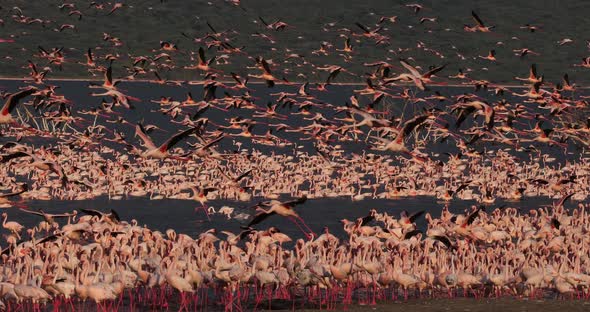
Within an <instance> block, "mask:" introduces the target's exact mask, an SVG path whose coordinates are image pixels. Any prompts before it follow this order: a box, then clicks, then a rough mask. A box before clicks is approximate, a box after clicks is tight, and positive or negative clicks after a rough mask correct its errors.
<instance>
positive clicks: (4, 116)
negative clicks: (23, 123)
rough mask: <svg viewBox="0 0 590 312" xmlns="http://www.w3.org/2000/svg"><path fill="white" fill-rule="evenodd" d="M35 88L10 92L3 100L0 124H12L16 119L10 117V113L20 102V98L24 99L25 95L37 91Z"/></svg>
mask: <svg viewBox="0 0 590 312" xmlns="http://www.w3.org/2000/svg"><path fill="white" fill-rule="evenodd" d="M37 90H38V89H37V88H35V87H29V88H27V89H24V90H22V91H19V92H16V93H13V94H11V95H10V96H9V97H8V98H7V99H6V102H4V106H3V107H2V110H1V111H0V124H14V123H16V121H15V120H14V118H13V117H12V115H11V113H12V111H13V110H14V108H15V107H16V105H17V104H18V103H19V102H20V100H22V99H24V98H25V97H27V96H29V95H31V94H33V93H35V92H37Z"/></svg>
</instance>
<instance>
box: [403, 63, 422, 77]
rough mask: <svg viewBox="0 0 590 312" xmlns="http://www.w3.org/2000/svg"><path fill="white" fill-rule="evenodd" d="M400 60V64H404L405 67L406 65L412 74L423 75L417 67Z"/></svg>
mask: <svg viewBox="0 0 590 312" xmlns="http://www.w3.org/2000/svg"><path fill="white" fill-rule="evenodd" d="M399 62H400V64H402V66H403V67H405V68H406V69H407V70H408V71H409V72H410V73H411V74H412V76H415V77H420V76H421V75H420V73H419V72H418V71H417V70H416V68H414V67H413V66H412V65H410V64H408V63H407V62H406V61H404V60H400V61H399Z"/></svg>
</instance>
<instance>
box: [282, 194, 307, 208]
mask: <svg viewBox="0 0 590 312" xmlns="http://www.w3.org/2000/svg"><path fill="white" fill-rule="evenodd" d="M306 201H307V196H303V197H301V198H297V199H295V200H291V201H288V202H284V203H283V205H284V206H287V207H293V206H296V205H301V204H303V203H305V202H306Z"/></svg>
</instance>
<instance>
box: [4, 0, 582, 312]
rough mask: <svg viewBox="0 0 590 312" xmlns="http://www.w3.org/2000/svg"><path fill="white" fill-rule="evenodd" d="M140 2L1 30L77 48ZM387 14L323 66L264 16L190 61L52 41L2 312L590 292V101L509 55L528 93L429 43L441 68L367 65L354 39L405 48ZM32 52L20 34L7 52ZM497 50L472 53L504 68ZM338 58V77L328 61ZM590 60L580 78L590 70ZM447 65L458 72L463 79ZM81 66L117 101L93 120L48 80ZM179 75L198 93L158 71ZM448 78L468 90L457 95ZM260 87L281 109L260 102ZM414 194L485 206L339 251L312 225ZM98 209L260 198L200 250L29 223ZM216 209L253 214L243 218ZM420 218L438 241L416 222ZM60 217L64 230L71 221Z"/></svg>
mask: <svg viewBox="0 0 590 312" xmlns="http://www.w3.org/2000/svg"><path fill="white" fill-rule="evenodd" d="M153 2H154V5H155V4H158V2H157V1H153ZM219 4H220V5H226V6H229V7H232V8H234V9H235V10H242V11H243V12H244V13H243V14H244V16H245V17H244V18H246V16H248V14H252V11H249V10H248V9H247V8H245V7H244V6H243V5H242V4H241V3H240V1H239V0H238V1H235V0H231V1H220V2H219ZM159 5H163V6H165V5H172V4H169V3H167V2H166V1H161V2H160V3H159ZM131 9H133V6H132V5H129V4H125V3H122V2H120V3H119V2H100V1H97V2H92V3H91V4H90V6H89V7H88V4H82V3H80V1H71V2H64V3H62V4H61V5H59V7H56V8H55V10H60V12H64V15H67V16H68V17H69V18H71V19H72V21H73V19H76V21H73V23H74V24H69V23H66V24H62V25H61V26H59V25H57V24H56V23H59V22H56V21H50V20H44V19H43V17H42V16H29V15H28V13H27V8H26V7H25V6H23V7H22V8H21V7H13V8H11V9H8V12H9V13H8V14H9V15H8V16H9V18H8V19H7V20H6V21H4V20H1V19H0V25H4V24H11V25H18V27H22V29H23V30H24V29H26V30H27V31H39V32H43V31H55V32H59V33H63V34H64V36H67V33H68V32H69V31H70V30H73V29H76V27H77V25H80V24H82V23H85V21H86V19H88V17H87V15H89V14H92V16H93V17H92V18H94V19H96V18H101V19H104V20H105V21H106V20H108V19H109V18H111V17H114V16H116V15H118V14H123V12H125V11H126V10H131ZM399 9H400V10H405V11H404V12H405V14H406V15H407V16H406V17H408V18H413V19H416V20H418V21H419V23H420V24H429V23H436V22H437V18H436V17H427V16H422V15H420V14H422V12H423V10H424V7H423V6H422V5H420V4H407V5H403V6H401V7H400V8H399ZM238 12H239V11H238ZM65 13H67V14H65ZM470 18H472V19H473V23H472V24H470V25H464V26H462V25H458V26H457V25H455V26H456V27H459V29H460V31H461V33H465V34H464V35H465V36H466V37H468V36H486V35H490V34H486V33H493V34H498V35H499V36H507V35H509V34H511V32H512V30H511V31H506V33H502V30H501V29H499V30H496V29H495V27H494V26H489V25H488V24H485V23H484V22H483V20H482V19H481V18H480V17H479V16H478V15H477V13H476V12H473V11H472V12H471V17H469V15H468V14H467V16H466V19H465V20H466V22H468V21H469V19H470ZM373 19H374V21H373V22H372V24H374V26H373V25H369V26H366V25H363V24H361V23H359V22H353V23H351V25H338V27H336V23H328V24H326V25H324V27H323V28H322V29H321V30H320V31H322V32H326V33H329V34H330V35H334V34H336V35H337V36H338V38H341V39H339V40H340V41H339V42H327V41H324V42H321V43H318V46H319V49H317V50H313V51H306V52H309V53H310V54H311V55H313V57H309V58H308V57H307V56H305V55H304V54H299V53H296V52H294V51H293V50H290V49H289V48H285V49H284V51H281V52H280V54H278V55H277V50H278V48H276V47H279V44H278V43H277V41H280V39H276V38H275V36H276V37H280V36H281V35H282V34H284V33H288V32H296V31H297V25H293V26H292V25H290V24H288V23H287V22H285V21H283V19H278V20H276V21H274V22H272V23H268V22H267V21H266V20H265V19H264V18H263V17H259V18H258V19H257V21H256V23H258V24H260V23H261V24H260V29H259V31H257V32H256V33H254V34H240V33H239V32H238V31H236V30H231V29H228V30H224V31H221V32H219V31H216V30H215V28H214V26H213V25H211V23H209V22H206V24H207V27H208V28H207V31H206V33H203V34H198V35H196V36H199V37H196V38H195V37H193V36H189V35H187V34H186V33H182V38H183V39H182V40H184V41H185V42H186V41H188V42H187V43H186V47H185V46H184V45H178V44H177V43H176V42H173V41H172V40H170V39H165V38H162V41H161V42H160V45H159V46H155V47H153V48H154V50H153V51H152V52H151V53H150V54H147V55H134V53H135V52H134V51H131V52H130V53H131V54H129V53H127V52H128V51H127V50H125V51H126V52H125V53H123V48H124V47H125V44H124V42H123V41H122V40H121V39H119V38H117V37H113V36H112V35H109V34H106V33H105V34H104V37H103V38H101V43H100V45H98V46H97V47H90V48H88V49H86V48H85V49H84V50H85V51H87V53H86V54H85V60H83V59H77V57H79V55H78V56H76V55H75V53H72V52H71V51H70V50H68V49H64V48H63V47H56V48H51V49H46V48H44V47H42V46H38V48H37V49H38V51H37V52H35V53H34V54H29V55H26V56H27V57H26V58H25V59H24V60H22V62H23V65H25V66H26V68H28V70H30V76H29V77H26V78H25V79H24V80H23V86H22V87H21V88H15V89H11V90H3V91H2V97H3V98H4V100H5V104H4V106H3V108H2V110H1V111H0V125H2V137H1V138H0V142H1V145H0V181H1V183H0V186H1V187H0V188H1V190H2V191H3V193H2V194H1V195H0V205H1V207H2V208H13V209H21V210H22V211H25V212H28V213H30V214H31V215H38V216H41V217H43V221H41V222H40V223H39V224H38V225H37V226H35V227H33V228H31V229H27V230H25V229H24V227H23V226H22V225H20V224H19V223H18V222H16V221H14V220H13V221H8V215H9V214H10V210H7V212H5V213H4V214H3V220H4V222H3V223H2V226H3V228H4V229H5V231H6V233H7V234H6V235H5V238H6V243H5V244H4V245H3V247H5V248H4V249H3V250H2V262H1V263H2V267H1V272H2V274H1V279H0V298H1V300H2V301H0V302H1V303H2V304H1V305H0V307H2V308H3V309H19V308H23V309H28V308H31V307H32V308H33V309H34V310H39V309H43V308H47V307H48V304H53V308H54V309H55V310H61V309H72V310H76V309H84V308H85V307H86V305H89V304H90V303H88V301H90V302H93V303H92V307H93V308H100V309H103V310H111V309H113V310H114V309H119V308H129V309H146V308H153V309H162V308H170V307H172V308H178V309H180V310H187V311H188V310H193V309H205V308H207V307H210V306H215V307H218V308H224V309H225V310H227V311H233V310H237V311H241V310H244V309H258V308H260V309H262V308H272V307H273V306H274V305H276V304H281V305H283V306H287V307H290V308H299V307H316V308H327V309H336V308H339V307H342V306H349V305H351V304H354V303H362V304H376V303H377V302H383V301H387V300H397V299H398V298H399V299H401V298H404V299H406V300H407V299H408V296H412V297H414V296H431V297H440V296H449V297H454V296H457V295H462V296H475V297H482V296H490V297H500V296H512V297H546V296H550V295H555V294H556V295H560V296H563V297H569V298H574V297H576V298H587V297H588V296H589V295H590V293H589V292H588V286H589V285H590V275H589V272H588V271H587V269H586V268H587V267H588V264H589V263H588V261H589V251H588V250H587V246H589V242H588V238H587V235H586V234H587V233H588V231H589V228H588V227H589V226H590V220H589V219H588V218H589V217H588V215H587V213H586V209H588V208H589V207H588V205H587V204H585V203H584V201H586V198H587V196H588V194H590V180H589V175H588V158H587V156H586V148H587V147H588V145H589V144H590V141H589V140H588V134H589V133H590V118H589V117H588V114H587V112H588V109H587V107H588V102H587V101H586V98H585V97H584V96H583V93H582V94H580V92H579V91H577V89H578V88H579V87H577V86H576V85H575V84H573V83H570V80H569V76H568V74H567V73H564V76H563V78H562V79H561V82H559V83H550V82H547V80H546V79H545V77H544V76H543V75H541V74H539V73H538V72H537V66H536V64H534V63H533V62H526V60H528V58H529V57H531V56H534V55H536V54H538V53H537V52H534V51H532V50H529V49H527V48H523V49H520V50H515V51H512V52H516V54H517V56H518V57H520V58H521V59H522V60H523V62H522V63H523V64H526V65H524V66H523V68H527V69H529V75H528V77H514V81H516V82H518V83H522V84H523V86H524V87H525V89H523V90H524V91H522V90H521V89H519V88H511V87H507V86H503V85H500V84H495V83H493V82H490V81H487V80H484V79H483V78H479V79H474V78H471V76H472V75H473V76H477V75H480V76H481V75H484V74H485V72H484V71H479V72H478V71H476V70H475V69H472V68H462V65H461V57H463V59H464V58H465V56H463V55H461V54H457V55H458V59H459V60H454V62H457V63H459V66H457V64H452V63H453V61H447V60H443V58H444V57H442V52H439V51H435V50H433V49H430V48H428V47H426V45H425V44H424V43H421V44H419V45H418V47H417V49H418V50H423V51H422V52H428V53H431V54H433V55H435V56H438V57H439V61H440V64H437V65H432V66H430V67H428V66H429V64H421V65H420V64H418V63H417V62H415V60H414V59H413V58H412V57H411V56H410V55H407V54H403V49H401V48H399V49H401V50H398V51H397V52H396V53H395V55H394V53H393V52H392V54H391V56H390V57H387V58H386V59H380V60H368V59H365V58H364V57H363V54H362V53H360V52H359V50H361V47H358V48H357V45H359V46H361V45H363V46H364V49H366V47H367V46H369V47H373V48H375V49H377V48H382V47H384V46H385V47H387V46H389V45H391V40H392V36H393V34H392V33H391V31H390V29H389V27H392V26H393V25H396V24H397V23H399V22H398V21H397V16H383V17H380V18H377V17H373ZM75 23H78V24H75ZM37 24H41V25H43V26H42V28H43V29H37V28H35V27H36V26H38V25H37ZM332 24H334V25H332ZM49 25H51V27H53V26H55V28H51V27H49V28H48V27H47V26H49ZM340 26H342V27H351V28H353V29H349V28H339V27H340ZM461 27H462V28H461ZM500 28H501V27H500ZM513 28H516V29H518V30H515V31H521V32H534V31H536V29H537V28H536V27H535V26H533V25H530V24H527V25H526V27H525V26H521V27H519V26H513ZM25 33H26V32H25ZM470 33H477V34H470ZM240 36H246V38H250V39H251V37H255V38H256V39H257V40H264V41H265V42H266V41H268V42H266V43H265V44H269V45H271V46H273V48H271V49H270V50H269V51H272V52H268V53H269V54H272V55H273V58H272V59H271V58H269V57H266V56H265V55H252V54H251V53H250V52H249V48H248V47H247V46H245V47H239V46H238V45H237V44H236V43H235V42H236V41H239V39H237V38H239V37H240ZM187 37H188V39H189V40H187ZM18 40H21V37H19V36H16V35H12V36H10V37H8V38H1V39H0V44H6V45H9V44H16V43H18ZM571 42H572V39H569V41H567V40H565V39H564V40H563V41H560V42H559V45H562V46H563V45H567V44H570V43H571ZM180 46H182V48H181V47H180ZM274 46H276V47H274ZM501 47H502V45H500V44H498V47H496V48H495V49H492V50H491V51H490V52H489V54H488V55H487V56H481V55H479V56H477V55H472V56H470V57H471V58H473V59H474V60H476V61H478V62H496V61H497V59H496V58H497V57H498V56H497V54H496V50H498V49H500V48H501ZM256 51H258V50H256ZM23 52H25V53H26V52H30V51H27V50H26V49H24V50H23ZM70 53H71V55H70ZM306 54H308V53H306ZM206 55H209V58H208V57H207V56H206ZM459 56H460V57H459ZM324 57H325V58H326V59H327V58H328V57H330V59H331V60H333V59H334V58H336V59H337V60H338V63H337V64H326V61H325V60H323V59H322V58H324ZM311 59H313V60H314V61H311ZM589 60H590V58H586V59H584V61H583V62H582V63H581V64H576V65H578V66H580V67H583V68H588V67H590V61H589ZM15 61H16V60H15ZM239 62H244V63H247V64H248V65H247V66H244V68H241V69H240V71H238V73H236V72H234V71H231V70H229V69H228V68H230V67H228V66H232V64H237V63H239ZM183 63H190V64H187V65H186V66H182V65H180V64H183ZM350 64H356V66H362V67H363V72H355V71H353V70H351V69H348V67H349V66H348V65H350ZM250 66H252V67H250ZM451 67H455V68H456V69H458V70H459V73H458V74H455V75H452V74H451V73H448V72H449V70H450V69H451ZM64 68H66V69H68V68H76V70H80V69H83V70H84V71H87V72H88V74H89V75H92V77H95V76H96V77H99V78H101V80H100V81H99V82H98V83H97V82H96V81H94V82H91V83H90V84H89V85H88V88H89V90H90V91H89V92H90V96H91V98H90V100H89V101H90V102H91V103H99V101H100V104H98V105H96V106H95V107H92V108H88V105H85V106H82V105H79V104H78V103H74V101H72V100H70V99H69V98H68V97H66V96H65V95H64V94H65V93H67V92H64V94H62V92H61V91H62V90H60V88H59V87H58V86H57V85H56V84H54V83H53V82H52V80H50V78H51V76H52V75H55V76H56V77H59V75H60V72H59V71H60V70H63V69H64ZM355 68H356V67H355ZM124 70H126V71H127V72H126V73H125V74H122V75H121V76H120V77H119V78H116V77H115V76H117V74H116V73H117V72H119V73H122V72H123V71H124ZM232 70H233V69H232ZM175 71H178V72H179V71H189V72H191V73H193V74H194V75H198V78H197V79H196V80H190V81H178V80H168V79H165V78H162V77H164V73H165V72H169V73H174V72H175ZM114 73H115V75H114ZM309 73H311V74H309ZM62 74H63V72H62ZM171 75H172V74H171ZM343 76H346V77H348V78H352V79H356V80H357V81H358V80H360V81H363V82H364V84H362V85H360V86H351V87H350V89H348V90H349V91H348V92H349V93H350V94H347V95H346V96H344V98H345V99H346V100H345V102H343V103H334V102H331V101H329V100H324V98H329V96H330V95H333V96H335V97H337V96H339V97H342V94H339V93H340V92H341V90H344V89H342V86H338V83H339V82H341V80H343V78H342V77H343ZM310 77H321V78H322V79H321V81H313V80H312V79H310ZM250 78H252V79H253V80H254V82H249V79H250ZM551 78H552V79H553V78H554V77H551ZM132 80H142V81H143V82H144V83H150V84H154V85H162V86H166V87H170V86H173V87H175V88H178V89H179V90H182V92H181V93H185V92H186V94H187V95H186V98H183V99H179V98H173V97H168V96H161V97H159V98H144V97H143V96H142V95H141V94H129V93H128V92H127V90H125V89H124V87H123V86H125V85H126V84H129V83H130V82H129V81H132ZM261 82H264V84H265V85H266V86H264V85H263V84H261ZM447 84H458V85H460V86H462V87H464V90H467V92H465V93H461V94H455V95H445V94H444V93H445V90H446V88H444V87H443V86H445V85H447ZM194 86H197V87H198V88H201V87H202V92H200V93H202V98H200V99H197V98H196V97H193V94H192V92H190V88H194ZM260 89H264V90H262V91H263V92H264V93H265V94H266V95H265V98H263V97H258V96H255V95H253V93H254V91H260ZM519 90H521V91H519ZM337 93H338V94H337ZM198 95H199V96H201V94H198ZM266 98H268V99H266ZM92 101H94V102H92ZM145 107H149V108H150V109H152V111H150V112H149V113H155V114H160V115H163V116H165V117H164V118H165V119H164V120H166V125H164V124H148V123H146V122H143V116H139V115H140V114H136V115H133V112H134V109H137V110H140V109H145ZM219 116H221V117H219ZM164 128H173V129H176V130H174V131H177V132H175V133H174V134H172V135H170V133H167V131H166V130H164ZM440 150H445V151H446V150H448V151H449V152H439V151H440ZM413 196H435V197H436V198H437V199H439V200H440V201H444V202H447V203H449V204H451V205H452V202H453V201H454V200H474V201H476V202H477V203H478V206H473V207H472V208H471V210H467V211H465V212H464V213H463V214H453V213H451V212H449V210H448V209H446V208H445V209H444V210H443V211H442V212H441V214H440V217H437V216H433V215H432V214H431V213H424V212H423V211H420V212H417V213H414V214H411V215H410V214H409V213H406V212H402V214H401V216H400V217H399V218H398V217H397V215H398V214H397V213H395V216H393V215H389V214H388V213H386V212H383V211H379V209H376V210H371V211H370V212H368V215H367V216H366V217H364V218H359V219H357V220H346V219H343V220H342V225H343V227H344V230H345V232H346V233H347V236H345V237H339V238H338V237H335V236H334V235H332V234H330V232H329V229H328V228H326V229H325V232H324V233H322V234H321V235H318V234H316V233H314V232H313V231H312V230H311V229H310V228H309V227H308V226H307V225H306V223H305V221H304V220H303V218H301V217H300V216H299V215H298V213H297V212H296V210H295V209H296V207H302V206H305V203H306V201H308V200H313V199H316V198H326V197H330V198H342V197H345V198H350V199H351V200H355V201H362V200H363V199H371V198H381V199H400V200H403V198H406V197H413ZM100 197H108V198H109V199H112V200H125V199H126V198H129V197H149V198H150V199H153V200H158V199H169V198H174V199H186V200H193V201H195V202H198V203H199V205H198V208H202V210H203V212H202V213H204V214H206V215H207V216H209V213H211V212H212V211H213V210H212V209H210V207H209V206H208V205H207V202H210V201H214V200H216V199H231V200H235V201H241V202H246V203H252V202H257V201H260V202H259V203H258V204H256V205H255V206H254V207H253V208H252V209H251V210H252V211H250V212H248V213H247V214H243V215H242V217H243V219H246V220H245V222H244V224H243V231H242V232H241V233H230V232H225V231H224V232H223V233H217V232H216V231H215V230H214V229H212V230H209V231H207V232H204V233H202V234H201V235H199V236H198V237H196V238H192V237H189V236H188V235H184V234H177V233H175V232H174V231H173V230H168V231H166V233H161V232H159V231H155V230H151V229H149V228H147V227H141V226H138V222H139V220H133V221H131V222H130V223H129V222H126V221H123V220H121V219H120V218H119V216H118V214H117V212H116V211H114V210H112V209H111V210H110V212H100V211H96V210H91V209H84V208H80V209H78V210H76V211H73V212H67V213H66V212H64V213H60V214H49V213H46V212H44V211H33V210H30V209H28V208H27V202H29V201H33V200H56V199H60V200H64V199H65V200H85V199H94V198H100ZM530 197H545V198H549V199H551V200H554V199H555V202H554V203H553V205H552V206H551V207H544V208H538V209H531V210H530V211H519V210H518V209H515V208H511V207H510V205H508V206H503V207H501V208H497V209H491V208H490V207H489V206H490V205H493V204H494V202H495V201H496V199H502V200H508V201H521V200H526V198H530ZM284 198H289V200H285V199H284ZM570 201H577V202H578V203H577V204H578V206H577V208H576V209H573V210H567V209H565V208H564V205H565V204H566V203H569V202H570ZM297 209H299V208H297ZM107 210H108V209H107ZM219 212H220V213H223V214H225V215H227V217H228V218H232V217H236V215H235V214H234V211H233V208H231V207H225V209H224V210H223V211H219ZM83 214H84V215H83ZM273 215H278V216H282V217H286V218H290V219H291V220H292V221H293V223H294V226H297V227H298V228H299V229H300V230H301V231H302V232H303V234H304V236H303V237H304V238H300V239H296V238H293V239H292V238H290V237H289V236H287V235H286V234H284V233H282V232H281V231H280V230H279V229H278V228H277V227H274V226H270V223H271V222H270V221H269V220H272V219H268V218H269V217H271V216H273ZM423 217H424V218H425V219H426V227H418V226H417V225H416V223H417V222H418V223H420V222H421V220H422V219H421V218H423ZM61 218H65V219H67V224H65V225H63V224H62V225H60V224H59V223H58V222H57V220H58V219H61ZM212 226H213V225H212ZM24 232H25V233H24ZM220 234H224V236H221V235H220ZM218 235H219V237H218ZM76 299H80V300H76ZM40 304H43V305H45V306H40ZM94 304H96V306H95V305H94Z"/></svg>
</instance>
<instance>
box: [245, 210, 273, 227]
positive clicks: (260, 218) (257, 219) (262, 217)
mask: <svg viewBox="0 0 590 312" xmlns="http://www.w3.org/2000/svg"><path fill="white" fill-rule="evenodd" d="M274 214H275V212H269V213H267V212H260V213H259V214H257V215H255V216H254V218H253V219H252V221H250V223H248V227H251V226H253V225H256V224H258V223H260V222H262V221H264V220H265V219H266V218H268V217H270V216H272V215H274Z"/></svg>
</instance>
